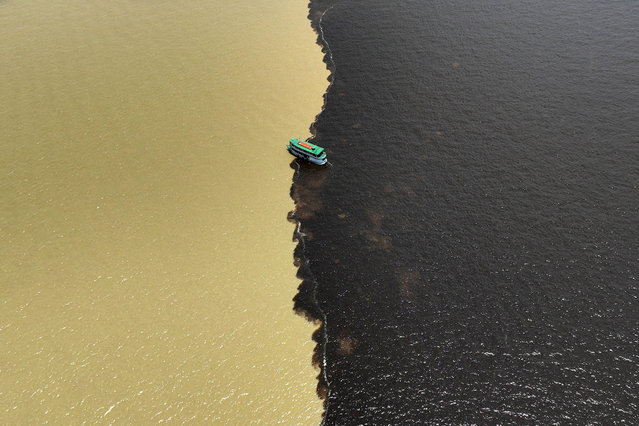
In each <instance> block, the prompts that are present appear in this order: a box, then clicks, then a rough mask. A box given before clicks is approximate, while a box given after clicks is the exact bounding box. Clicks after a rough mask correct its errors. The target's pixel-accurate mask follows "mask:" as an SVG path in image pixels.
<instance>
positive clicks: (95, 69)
mask: <svg viewBox="0 0 639 426" xmlns="http://www.w3.org/2000/svg"><path fill="white" fill-rule="evenodd" d="M307 6H308V5H307V2H306V1H304V0H281V1H277V2H273V1H266V0H237V1H234V2H222V1H220V0H185V1H180V2H176V1H163V0H160V1H139V0H138V1H134V0H108V1H107V0H97V1H93V2H86V1H80V0H65V1H64V2H55V1H51V0H21V1H18V0H2V1H0V99H1V100H2V102H0V148H1V152H2V155H1V156H0V240H1V244H0V424H40V423H46V422H49V423H53V424H79V423H83V422H86V423H88V424H96V423H97V424H111V423H114V424H148V423H161V422H172V423H177V424H181V423H194V424H197V423H209V424H250V423H261V424H274V423H278V422H283V423H289V424H318V423H319V422H320V421H321V412H322V406H321V401H320V400H319V399H318V398H317V396H316V394H315V386H316V376H317V374H318V372H317V371H316V370H315V368H314V367H313V366H312V365H311V356H312V350H313V347H314V343H313V342H312V341H311V334H312V332H313V330H314V328H315V326H313V325H312V324H310V323H308V322H306V320H304V319H303V318H302V317H299V316H296V315H295V314H294V313H293V311H292V307H293V303H292V298H293V296H294V295H295V293H296V291H297V286H298V284H299V280H298V279H297V278H296V276H295V274H296V268H295V267H294V265H293V249H294V243H293V241H292V234H293V225H292V224H291V223H289V222H288V221H287V220H286V215H287V212H288V211H289V210H292V209H293V202H292V200H291V199H290V197H289V190H290V186H291V179H292V176H293V170H292V169H291V168H290V167H289V164H290V162H291V159H292V157H290V155H289V154H288V153H287V152H286V150H285V149H284V147H285V144H286V141H287V140H288V138H290V137H303V138H305V137H308V136H310V134H309V126H310V124H311V123H312V122H313V120H314V117H315V115H316V114H318V113H319V112H320V110H321V106H322V102H323V100H322V95H323V93H324V91H325V90H326V87H327V85H328V82H327V80H326V77H327V75H328V72H327V71H326V68H325V66H324V64H323V62H322V53H321V50H320V47H319V46H318V45H317V44H316V43H315V40H316V37H317V36H316V34H315V33H314V32H313V31H312V29H311V26H310V22H309V20H308V19H307V14H308V9H307Z"/></svg>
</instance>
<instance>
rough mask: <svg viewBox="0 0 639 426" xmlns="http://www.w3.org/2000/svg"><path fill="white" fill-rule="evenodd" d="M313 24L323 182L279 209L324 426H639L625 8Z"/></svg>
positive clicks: (636, 62)
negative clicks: (297, 225) (321, 97)
mask: <svg viewBox="0 0 639 426" xmlns="http://www.w3.org/2000/svg"><path fill="white" fill-rule="evenodd" d="M312 9H313V11H314V13H313V15H312V16H313V19H314V25H315V26H316V28H317V27H318V25H319V19H320V16H321V15H322V13H324V12H325V11H326V13H325V14H324V15H323V18H322V33H323V35H324V38H325V40H324V44H325V46H326V48H327V55H326V57H325V61H326V63H327V65H328V66H329V67H330V68H331V70H332V71H333V77H332V78H333V79H334V83H333V85H332V87H331V88H330V90H329V92H328V96H327V103H326V109H325V110H324V111H323V112H322V114H321V115H320V117H319V119H318V122H317V123H316V126H315V129H316V132H317V137H316V138H315V142H316V143H317V144H319V145H321V146H324V147H326V149H327V152H328V156H329V161H330V162H331V164H330V166H329V167H326V168H324V169H318V168H317V167H313V166H307V165H301V169H300V173H299V174H298V175H297V177H296V181H295V184H294V186H293V191H292V194H293V197H294V198H295V199H296V202H297V206H298V208H297V211H296V215H297V217H298V219H299V220H300V221H301V223H302V226H301V232H302V233H303V235H304V239H303V243H302V244H301V245H300V247H298V254H299V255H300V256H302V255H303V257H305V258H306V260H307V262H306V263H303V264H302V268H301V270H300V272H301V273H302V274H303V275H304V276H305V277H306V280H305V281H304V286H303V288H302V290H303V291H301V292H300V294H299V296H298V304H299V305H300V307H304V308H305V309H306V310H307V311H308V312H309V313H310V314H312V315H313V316H314V317H316V318H319V319H321V320H323V321H324V328H323V333H320V334H318V336H317V341H318V343H319V346H318V349H317V353H318V354H319V355H320V356H321V357H322V359H323V361H324V363H323V365H324V373H325V376H324V377H323V378H322V383H321V384H320V385H321V386H320V388H321V389H322V391H323V392H324V393H325V394H326V395H327V405H326V414H325V420H326V424H340V425H343V424H544V425H550V424H617V423H618V424H621V423H624V422H625V423H628V424H632V423H636V421H637V419H638V418H639V397H638V395H639V354H638V352H637V347H638V344H639V327H638V320H639V282H638V280H639V121H638V120H637V117H639V80H638V79H637V76H638V75H639V38H638V35H637V34H638V33H637V28H639V3H638V2H636V1H611V2H602V1H593V0H578V1H577V0H566V1H554V0H532V1H520V2H513V1H506V0H479V1H466V0H445V1H444V0H419V1H417V0H401V1H400V0H368V1H350V2H348V1H331V0H314V1H312ZM329 48H330V50H329ZM316 302H317V303H316Z"/></svg>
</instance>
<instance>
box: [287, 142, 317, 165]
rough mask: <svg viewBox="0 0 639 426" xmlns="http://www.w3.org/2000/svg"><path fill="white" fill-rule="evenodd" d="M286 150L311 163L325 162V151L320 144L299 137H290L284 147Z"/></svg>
mask: <svg viewBox="0 0 639 426" xmlns="http://www.w3.org/2000/svg"><path fill="white" fill-rule="evenodd" d="M286 149H288V152H290V153H291V154H293V155H294V156H296V157H298V158H302V159H304V160H306V161H309V162H311V163H313V164H317V165H320V166H322V165H324V164H326V161H327V159H326V152H324V148H322V147H321V146H317V145H314V144H312V143H310V142H306V141H303V140H301V139H291V140H289V144H288V146H287V147H286Z"/></svg>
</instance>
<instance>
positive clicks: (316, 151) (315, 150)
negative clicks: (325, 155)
mask: <svg viewBox="0 0 639 426" xmlns="http://www.w3.org/2000/svg"><path fill="white" fill-rule="evenodd" d="M290 142H291V144H293V145H295V147H296V148H299V149H301V150H302V151H306V152H310V153H311V154H313V155H320V154H321V153H322V152H323V151H324V148H322V147H321V146H317V145H314V144H312V143H310V142H306V141H302V140H299V139H291V141H290Z"/></svg>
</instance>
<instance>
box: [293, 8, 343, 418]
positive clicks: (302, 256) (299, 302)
mask: <svg viewBox="0 0 639 426" xmlns="http://www.w3.org/2000/svg"><path fill="white" fill-rule="evenodd" d="M314 3H316V2H314V1H313V0H311V1H310V2H309V6H308V7H309V10H310V11H309V15H308V19H309V20H310V21H311V27H312V28H313V30H314V31H315V32H316V33H317V35H318V37H317V44H319V45H320V46H321V47H322V52H323V53H324V59H323V60H324V63H325V64H326V68H327V69H328V71H329V76H328V81H329V85H328V87H327V88H326V91H325V92H324V96H323V98H324V102H323V105H322V109H321V111H320V112H319V113H318V114H317V115H316V116H315V120H314V121H313V123H312V124H311V126H310V132H311V135H312V136H311V138H310V139H309V140H313V139H315V137H316V136H317V128H316V123H317V121H318V119H319V117H320V116H321V114H322V113H323V112H324V110H325V108H326V103H327V100H328V94H329V92H330V90H331V88H332V87H333V83H334V81H335V72H336V66H335V61H334V59H333V53H332V51H331V48H330V45H329V43H328V41H327V40H326V37H325V35H324V29H323V27H322V22H323V20H324V17H325V15H326V14H327V13H328V12H329V11H330V10H332V9H333V5H330V6H329V7H327V8H325V9H324V10H323V12H321V13H320V10H319V9H317V8H316V7H315V6H314ZM329 150H330V147H329ZM329 164H330V163H329ZM291 167H292V168H294V170H295V173H294V175H293V183H292V185H291V191H290V196H291V198H292V199H293V201H294V203H295V210H293V211H291V212H289V215H288V220H289V221H291V222H293V223H294V224H295V230H294V232H293V241H296V242H297V243H298V244H297V246H296V248H295V251H294V259H295V266H297V267H298V272H297V277H298V278H299V279H302V283H301V284H300V285H299V287H298V293H297V294H296V296H295V297H294V299H293V300H294V310H295V312H296V313H298V314H299V315H302V316H304V317H305V318H306V319H307V320H308V321H310V322H313V323H316V324H319V328H318V329H317V330H316V331H315V332H314V333H313V340H314V341H315V343H316V346H315V349H314V353H313V364H314V365H315V366H316V367H317V368H319V370H320V373H319V375H318V377H317V379H318V383H317V394H318V396H319V397H320V398H321V399H323V400H324V413H323V415H322V423H321V424H322V425H324V424H325V421H326V418H327V412H328V409H329V405H330V381H329V378H328V369H327V352H326V348H327V345H328V332H327V329H328V324H327V317H326V314H325V312H324V311H323V310H322V308H321V306H320V303H319V300H318V283H317V279H316V278H315V276H314V274H313V272H312V271H311V268H310V262H309V260H308V258H307V257H306V245H305V242H306V238H308V237H309V236H307V235H306V234H305V233H304V232H303V230H302V226H303V224H302V220H303V218H304V217H307V215H313V214H314V213H315V212H316V211H317V210H318V209H319V208H320V207H321V206H318V205H309V204H308V202H304V201H303V200H302V198H305V199H306V200H309V199H316V196H317V195H319V194H318V192H319V191H318V190H319V189H320V187H321V184H322V183H323V182H324V181H325V179H324V178H320V179H319V180H318V181H315V182H304V178H303V177H302V176H301V174H300V169H301V167H302V166H301V163H300V162H299V160H297V159H296V160H293V162H292V163H291ZM306 167H309V168H312V169H314V171H316V172H317V173H318V174H320V175H324V176H325V174H326V168H323V169H322V168H318V167H317V166H312V165H306V164H304V168H306ZM318 182H319V186H318V185H317V183H318ZM302 193H304V194H305V196H304V197H302V196H301V194H302ZM309 193H311V194H313V195H311V197H309Z"/></svg>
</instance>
